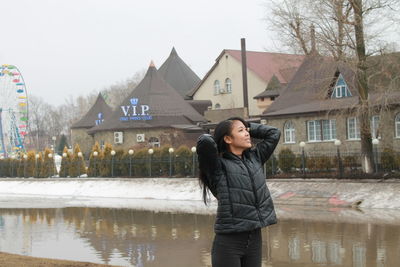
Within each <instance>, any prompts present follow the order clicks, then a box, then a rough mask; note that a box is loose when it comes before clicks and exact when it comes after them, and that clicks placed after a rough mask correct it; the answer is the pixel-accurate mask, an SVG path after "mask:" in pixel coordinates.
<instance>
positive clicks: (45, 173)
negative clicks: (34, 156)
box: [40, 148, 56, 178]
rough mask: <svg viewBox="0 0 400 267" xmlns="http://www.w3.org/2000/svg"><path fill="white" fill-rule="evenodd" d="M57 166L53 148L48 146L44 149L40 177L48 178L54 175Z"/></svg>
mask: <svg viewBox="0 0 400 267" xmlns="http://www.w3.org/2000/svg"><path fill="white" fill-rule="evenodd" d="M50 155H51V156H50ZM55 168H56V166H55V164H54V155H53V154H52V151H51V149H49V148H46V149H45V150H44V158H43V163H42V168H41V171H40V177H44V178H47V177H51V176H53V175H54V174H55V172H54V171H55Z"/></svg>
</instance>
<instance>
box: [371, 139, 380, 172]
mask: <svg viewBox="0 0 400 267" xmlns="http://www.w3.org/2000/svg"><path fill="white" fill-rule="evenodd" d="M372 145H373V149H374V163H375V172H378V145H379V139H378V138H374V139H372Z"/></svg>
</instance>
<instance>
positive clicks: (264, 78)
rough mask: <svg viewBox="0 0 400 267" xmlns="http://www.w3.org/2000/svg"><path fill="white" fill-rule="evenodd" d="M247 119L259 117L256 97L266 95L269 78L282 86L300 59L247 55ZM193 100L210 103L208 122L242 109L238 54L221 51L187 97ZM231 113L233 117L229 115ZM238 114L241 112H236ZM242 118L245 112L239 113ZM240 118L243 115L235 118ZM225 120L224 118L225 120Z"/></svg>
mask: <svg viewBox="0 0 400 267" xmlns="http://www.w3.org/2000/svg"><path fill="white" fill-rule="evenodd" d="M246 58H247V80H248V99H249V108H248V115H250V116H258V115H260V114H261V113H262V112H263V111H264V109H262V108H259V107H258V106H257V99H253V98H254V97H255V96H257V95H258V94H260V93H262V92H263V91H265V89H266V88H267V86H268V83H269V82H270V80H271V79H272V77H274V76H275V77H276V78H277V79H278V81H279V82H280V84H282V86H285V85H286V84H287V83H288V82H289V81H290V80H291V78H292V77H293V75H294V73H295V72H296V70H297V68H298V67H299V66H300V64H301V63H302V61H303V59H304V56H303V55H291V54H282V53H269V52H255V51H247V52H246ZM188 97H191V98H192V99H193V100H206V99H207V100H211V101H212V108H211V110H210V111H209V112H208V113H207V115H206V117H207V116H208V117H207V118H208V119H209V120H211V121H218V120H221V119H223V118H222V117H220V116H217V115H218V114H224V111H227V112H226V113H227V114H228V113H229V115H226V116H230V115H232V114H233V113H235V112H233V111H235V110H236V111H239V110H241V109H243V108H244V103H243V82H242V58H241V51H240V50H223V51H222V52H221V54H220V55H219V56H218V57H217V59H216V60H215V63H214V65H213V66H212V67H211V69H210V70H209V71H208V72H207V74H206V75H205V77H204V78H203V80H202V81H201V82H200V83H199V84H198V85H197V86H196V87H195V88H194V89H193V90H192V91H191V92H189V93H188ZM232 112H233V113H232ZM239 113H240V112H239ZM241 113H243V114H245V113H246V112H241ZM213 114H215V115H216V116H214V115H213ZM236 115H241V116H243V115H242V114H238V113H237V114H236ZM226 116H225V117H226Z"/></svg>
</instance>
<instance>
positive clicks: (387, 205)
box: [0, 178, 400, 218]
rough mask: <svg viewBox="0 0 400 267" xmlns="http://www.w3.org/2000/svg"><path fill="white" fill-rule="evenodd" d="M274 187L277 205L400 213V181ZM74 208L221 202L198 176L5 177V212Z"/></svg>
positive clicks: (1, 195) (275, 183)
mask: <svg viewBox="0 0 400 267" xmlns="http://www.w3.org/2000/svg"><path fill="white" fill-rule="evenodd" d="M268 186H269V188H270V191H271V195H272V197H273V199H274V201H275V202H276V203H277V204H285V201H286V200H287V197H288V196H294V197H297V199H298V200H299V202H296V203H295V204H299V205H302V203H300V201H301V200H302V199H311V200H313V199H316V200H321V199H322V201H324V199H326V203H328V200H332V199H333V200H335V203H336V202H338V203H340V202H344V203H356V202H360V203H361V204H360V205H359V207H361V208H363V209H371V208H375V209H377V208H378V209H396V210H399V211H400V194H399V193H398V192H400V182H399V181H380V182H379V181H357V180H326V179H325V180H316V179H315V180H302V179H287V180H283V179H274V180H269V181H268ZM297 199H296V198H295V201H297ZM310 205H313V204H312V201H311V204H310ZM72 206H73V207H109V208H133V209H143V210H153V211H169V212H177V211H180V212H185V213H200V214H208V213H215V209H216V201H215V199H213V201H212V203H211V205H210V206H209V207H206V206H205V205H204V203H203V202H202V192H201V189H200V186H199V183H198V180H197V179H192V178H135V179H133V178H132V179H122V178H84V179H83V178H48V179H34V178H27V179H12V178H8V179H0V208H18V207H24V208H30V207H31V208H35V207H37V208H44V207H46V208H50V207H72ZM282 214H285V213H284V212H283V213H282ZM396 218H397V216H396Z"/></svg>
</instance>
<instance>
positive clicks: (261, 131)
mask: <svg viewBox="0 0 400 267" xmlns="http://www.w3.org/2000/svg"><path fill="white" fill-rule="evenodd" d="M250 136H251V137H254V138H257V139H261V140H262V141H261V142H259V143H258V144H257V145H256V147H255V150H254V151H255V153H256V155H257V157H258V158H259V160H260V162H261V163H262V164H264V163H265V162H266V161H267V160H268V159H269V157H270V156H271V155H272V153H273V152H274V150H275V148H276V146H277V145H278V142H279V138H280V137H281V131H279V129H278V128H275V127H271V126H268V125H263V124H258V123H250Z"/></svg>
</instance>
